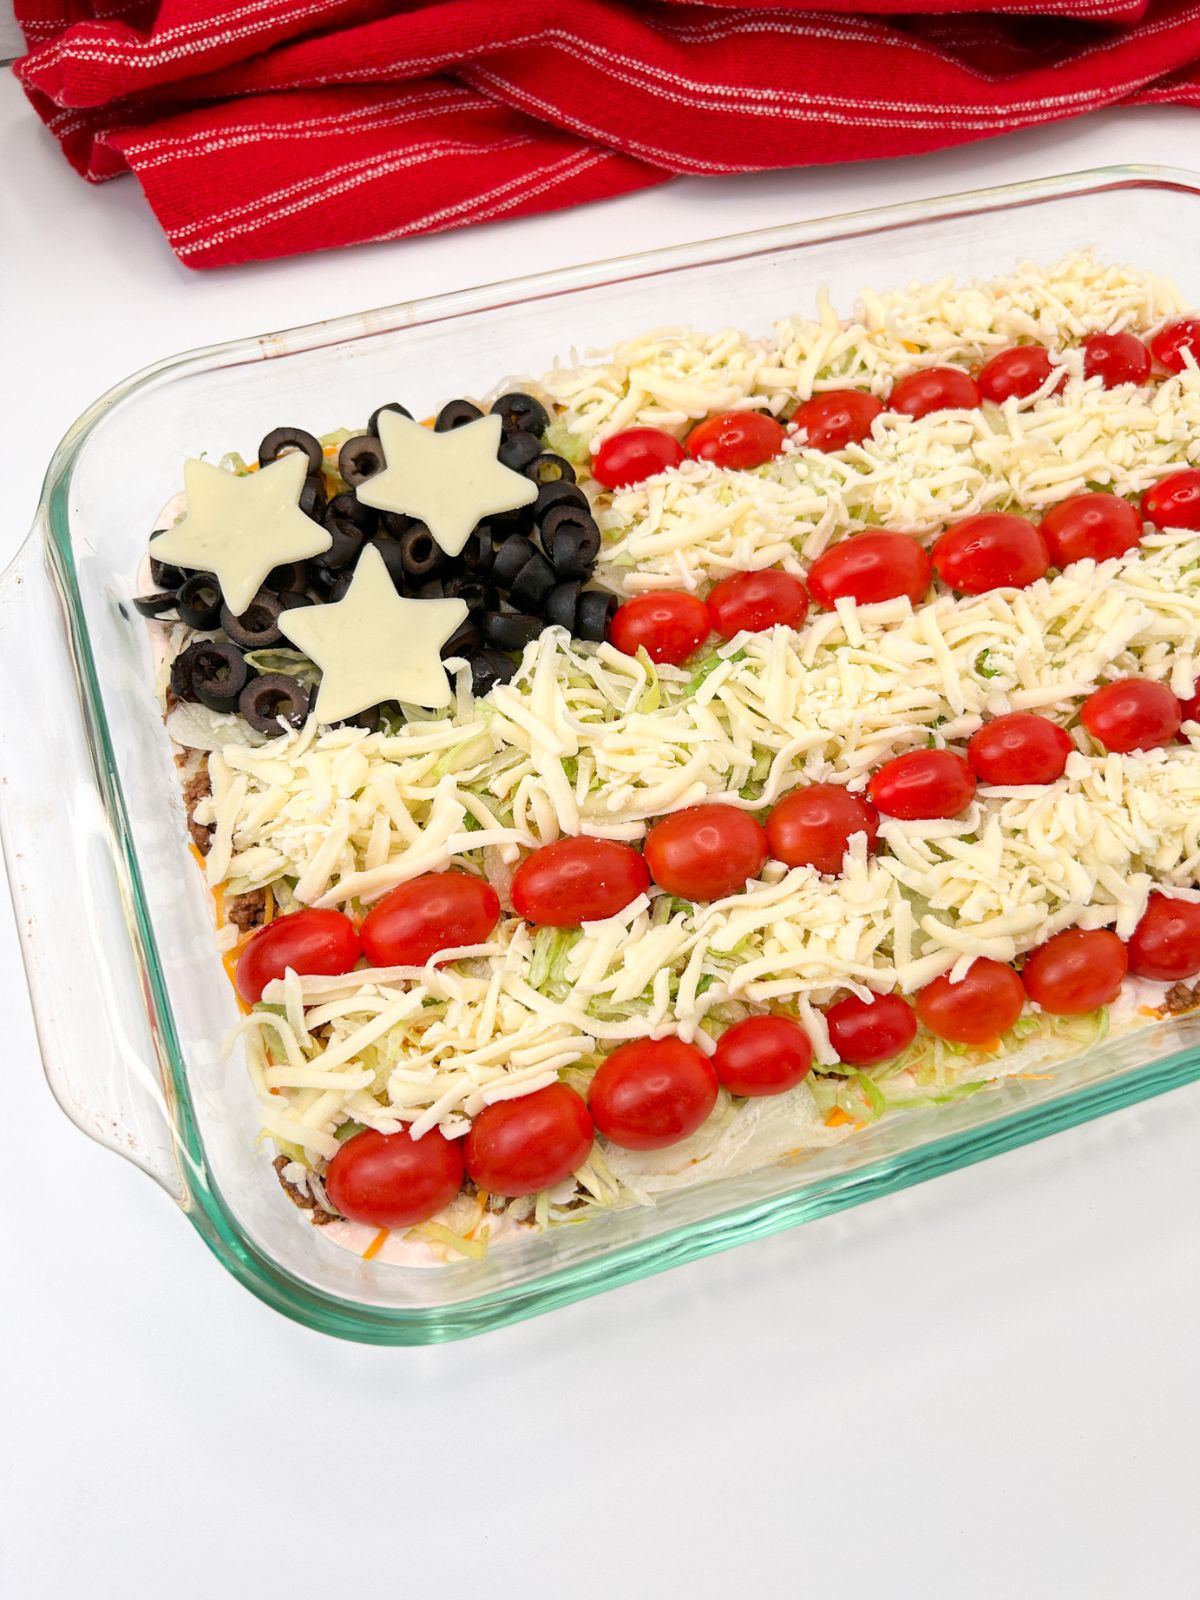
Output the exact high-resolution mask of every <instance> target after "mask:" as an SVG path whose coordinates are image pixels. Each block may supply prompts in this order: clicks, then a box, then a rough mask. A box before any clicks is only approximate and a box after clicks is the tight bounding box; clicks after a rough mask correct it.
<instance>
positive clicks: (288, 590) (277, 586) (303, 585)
mask: <svg viewBox="0 0 1200 1600" xmlns="http://www.w3.org/2000/svg"><path fill="white" fill-rule="evenodd" d="M308 581H309V571H308V562H307V561H285V562H284V563H283V565H282V566H280V567H272V568H271V570H270V572H268V573H267V576H266V578H265V579H264V581H263V588H264V589H270V591H271V593H272V594H303V593H304V591H305V589H307V588H308Z"/></svg>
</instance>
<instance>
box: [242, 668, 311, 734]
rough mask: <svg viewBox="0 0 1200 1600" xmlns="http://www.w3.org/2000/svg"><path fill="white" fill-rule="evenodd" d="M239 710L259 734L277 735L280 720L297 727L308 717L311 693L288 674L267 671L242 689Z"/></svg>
mask: <svg viewBox="0 0 1200 1600" xmlns="http://www.w3.org/2000/svg"><path fill="white" fill-rule="evenodd" d="M238 710H239V711H240V712H241V714H242V716H243V717H245V719H246V721H247V722H248V723H249V724H250V726H251V727H252V728H257V729H258V731H259V733H278V732H279V719H280V717H282V718H283V719H284V721H285V722H287V723H289V724H290V726H291V727H293V728H298V727H300V725H301V724H302V723H303V721H304V719H305V717H307V715H308V690H307V689H306V688H305V687H304V685H303V684H302V683H301V682H300V680H299V679H298V678H290V677H288V675H287V673H285V672H264V673H263V675H262V677H261V678H255V679H254V680H253V681H252V682H250V683H248V684H247V685H246V687H245V688H244V689H243V690H242V692H241V694H240V695H239V696H238Z"/></svg>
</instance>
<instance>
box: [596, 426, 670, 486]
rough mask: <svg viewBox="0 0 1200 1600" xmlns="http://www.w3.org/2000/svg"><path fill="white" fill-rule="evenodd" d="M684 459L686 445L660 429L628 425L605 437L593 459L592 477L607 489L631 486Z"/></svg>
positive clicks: (664, 470)
mask: <svg viewBox="0 0 1200 1600" xmlns="http://www.w3.org/2000/svg"><path fill="white" fill-rule="evenodd" d="M682 460H683V446H682V445H681V444H680V442H679V440H678V439H675V438H673V437H672V436H671V434H669V433H664V432H663V430H662V429H661V428H625V429H624V430H623V431H622V432H621V433H614V434H612V435H610V436H609V438H607V439H605V441H604V443H603V444H602V445H601V446H600V448H599V449H598V450H597V451H596V454H595V456H594V457H593V459H592V476H593V477H594V478H595V480H596V482H597V483H602V484H603V485H604V487H605V488H606V489H628V488H629V486H630V484H633V483H641V482H642V481H643V479H645V478H652V477H653V476H654V475H655V473H656V472H666V470H667V468H668V467H677V466H678V465H679V463H680V462H681V461H682Z"/></svg>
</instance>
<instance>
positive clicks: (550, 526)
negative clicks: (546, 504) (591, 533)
mask: <svg viewBox="0 0 1200 1600" xmlns="http://www.w3.org/2000/svg"><path fill="white" fill-rule="evenodd" d="M567 522H579V523H582V524H583V526H584V527H587V526H589V524H590V526H592V527H593V528H594V527H595V526H596V519H595V517H593V515H592V513H591V511H590V510H589V509H587V508H586V507H584V506H577V505H575V504H574V503H572V502H570V501H564V502H563V503H562V504H561V505H557V506H551V507H550V509H549V510H548V511H547V512H546V513H545V515H544V516H542V517H540V518H539V519H538V532H539V533H540V534H541V536H542V546H543V548H544V549H546V550H549V548H550V541H551V539H553V537H554V535H555V534H556V533H557V532H558V530H559V528H560V527H562V525H563V524H564V523H567Z"/></svg>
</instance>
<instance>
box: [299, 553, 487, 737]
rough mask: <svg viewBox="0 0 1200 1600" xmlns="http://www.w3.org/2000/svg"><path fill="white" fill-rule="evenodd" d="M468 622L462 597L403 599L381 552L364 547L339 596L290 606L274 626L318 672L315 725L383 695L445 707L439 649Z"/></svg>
mask: <svg viewBox="0 0 1200 1600" xmlns="http://www.w3.org/2000/svg"><path fill="white" fill-rule="evenodd" d="M466 619H467V607H466V604H465V602H464V601H462V600H403V599H401V597H400V596H399V595H398V594H397V593H396V590H395V588H394V587H393V585H392V580H391V578H390V577H389V576H388V570H387V568H386V566H384V563H383V557H382V556H381V555H380V554H379V551H378V550H377V549H376V548H375V546H374V545H373V544H369V545H367V546H366V548H365V549H364V550H363V553H362V555H361V556H359V558H358V565H357V566H356V567H355V569H354V577H353V578H352V579H351V580H350V587H349V588H348V589H347V590H346V593H345V596H344V598H343V599H341V600H335V601H333V602H332V603H330V604H329V605H323V606H296V607H293V608H291V609H289V610H287V611H285V612H283V614H282V615H281V616H280V618H279V628H280V631H281V632H283V633H285V634H286V635H287V637H288V638H289V639H290V640H291V641H292V643H293V644H294V645H295V646H296V648H297V649H298V650H303V651H304V654H305V655H306V656H308V657H310V658H311V659H312V660H313V661H315V662H316V663H317V665H318V666H319V667H320V669H321V687H320V689H318V691H317V703H316V706H315V707H314V710H315V711H316V715H317V719H318V721H320V722H340V721H341V719H342V718H343V717H353V716H355V715H356V714H357V713H358V712H360V711H365V710H366V709H367V707H368V706H377V705H379V703H380V702H381V701H383V700H407V701H409V702H410V703H411V704H413V705H418V706H425V707H426V708H427V709H428V710H430V711H437V710H440V709H441V707H442V706H446V705H449V704H450V699H451V694H450V679H449V678H448V677H447V675H446V669H445V667H444V666H443V665H442V659H441V655H440V651H441V648H442V646H443V645H444V644H445V643H446V641H447V639H449V637H450V635H451V634H452V633H453V632H454V630H455V628H457V627H458V626H459V625H460V624H461V623H463V622H465V621H466Z"/></svg>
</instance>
